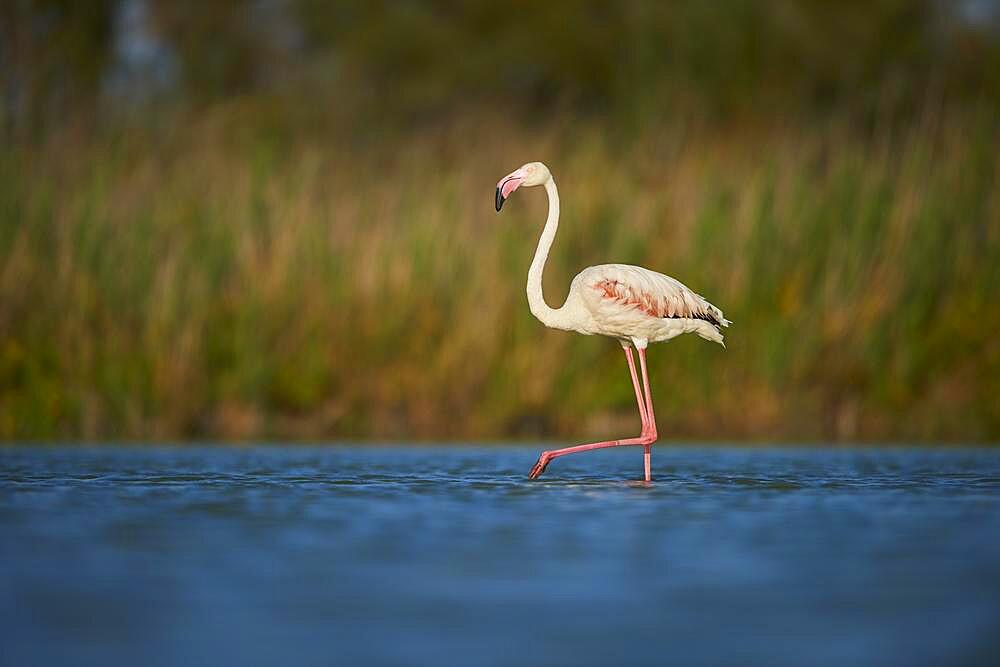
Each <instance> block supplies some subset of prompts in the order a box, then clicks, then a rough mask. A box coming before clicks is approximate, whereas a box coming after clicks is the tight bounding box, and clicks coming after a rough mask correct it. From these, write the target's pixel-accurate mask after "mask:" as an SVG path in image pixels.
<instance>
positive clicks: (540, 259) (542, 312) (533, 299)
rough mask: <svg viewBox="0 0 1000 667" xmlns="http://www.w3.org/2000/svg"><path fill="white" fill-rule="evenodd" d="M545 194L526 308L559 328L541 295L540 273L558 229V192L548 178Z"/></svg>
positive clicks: (556, 313) (557, 315)
mask: <svg viewBox="0 0 1000 667" xmlns="http://www.w3.org/2000/svg"><path fill="white" fill-rule="evenodd" d="M545 193H546V194H547V195H548V196H549V216H548V218H546V220H545V229H543V230H542V236H541V238H540V239H538V248H536V249H535V258H534V259H533V260H531V267H530V268H529V269H528V290H527V291H528V306H529V307H530V308H531V314H532V315H534V316H535V317H537V318H538V319H539V320H541V321H542V324H544V325H545V326H548V327H557V328H558V327H559V324H560V321H561V318H560V313H559V311H558V310H556V309H553V308H549V305H548V304H547V303H545V297H544V296H543V295H542V271H543V270H544V269H545V260H546V259H548V257H549V250H550V249H551V248H552V242H553V241H554V240H555V238H556V229H558V227H559V190H557V189H556V182H555V180H553V179H552V177H549V180H547V181H545Z"/></svg>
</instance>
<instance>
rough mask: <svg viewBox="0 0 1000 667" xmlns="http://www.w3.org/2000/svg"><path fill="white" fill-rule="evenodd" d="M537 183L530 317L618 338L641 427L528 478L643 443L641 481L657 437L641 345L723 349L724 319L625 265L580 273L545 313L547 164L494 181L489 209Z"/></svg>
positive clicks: (554, 194) (542, 463) (552, 186)
mask: <svg viewBox="0 0 1000 667" xmlns="http://www.w3.org/2000/svg"><path fill="white" fill-rule="evenodd" d="M538 185H543V186H545V192H546V194H547V195H548V199H549V213H548V217H547V218H546V220H545V227H544V228H543V229H542V235H541V238H539V240H538V247H537V248H536V249H535V257H534V259H533V260H532V261H531V267H530V268H529V269H528V286H527V292H528V306H529V308H530V309H531V314H532V315H534V316H535V317H536V318H538V319H539V320H540V321H541V322H542V324H544V325H545V326H547V327H550V328H553V329H561V330H563V331H576V332H577V333H581V334H584V335H587V336H590V335H594V334H598V335H602V336H611V337H613V338H617V339H618V341H619V342H620V343H621V346H622V348H623V349H624V350H625V359H626V360H627V361H628V370H629V375H630V376H631V377H632V388H633V389H634V390H635V400H636V403H637V404H638V406H639V419H640V420H641V421H642V430H641V431H640V433H639V436H638V437H635V438H622V439H620V440H605V441H603V442H593V443H589V444H584V445H576V446H573V447H565V448H563V449H553V450H547V451H544V452H542V453H541V455H539V457H538V461H537V462H536V463H535V465H534V467H533V468H532V469H531V472H530V473H529V475H528V477H529V479H537V478H538V476H539V475H541V474H542V472H544V471H545V468H546V466H548V465H549V463H550V462H551V461H552V459H555V458H559V457H560V456H565V455H567V454H576V453H578V452H586V451H590V450H593V449H602V448H605V447H621V446H624V445H642V447H643V450H644V456H643V458H644V462H645V471H646V482H647V483H648V482H649V481H650V474H649V459H650V450H651V447H652V444H653V443H654V442H656V439H657V432H656V417H655V415H654V414H653V397H652V395H651V393H650V390H649V374H648V372H647V370H646V347H647V346H648V345H649V343H658V342H661V341H667V340H670V339H671V338H675V337H677V336H679V335H681V334H684V333H695V334H698V335H699V336H700V337H702V338H704V339H706V340H709V341H713V342H716V343H719V344H720V345H722V346H723V347H725V343H724V342H723V339H722V331H721V327H728V326H729V324H730V322H729V320H727V319H726V318H725V317H724V316H723V315H722V311H721V310H719V309H718V308H716V307H715V306H713V305H712V304H711V303H709V302H708V301H707V300H706V299H705V298H704V297H702V296H701V295H699V294H696V293H695V292H693V291H692V290H690V289H689V288H688V287H686V286H685V285H683V284H682V283H681V282H680V281H678V280H675V279H674V278H671V277H670V276H666V275H663V274H662V273H657V272H656V271H651V270H649V269H645V268H642V267H640V266H631V265H628V264H600V265H598V266H591V267H588V268H586V269H584V270H583V271H581V272H580V273H578V274H577V275H576V277H575V278H573V282H572V283H570V286H569V294H568V295H567V296H566V302H565V303H564V304H563V305H562V307H560V308H550V307H549V306H548V304H547V303H545V298H544V297H543V296H542V271H543V270H544V268H545V260H546V259H547V258H548V256H549V250H550V249H551V248H552V242H553V240H554V239H555V236H556V229H557V228H558V227H559V191H558V189H557V188H556V182H555V180H554V179H553V178H552V174H551V173H550V172H549V169H548V167H546V166H545V165H544V164H542V163H541V162H529V163H527V164H525V165H524V166H522V167H520V168H519V169H516V170H514V171H512V172H511V173H509V174H507V175H506V176H504V177H503V178H501V179H500V181H499V182H498V183H497V192H496V207H497V213H499V212H500V208H501V207H502V206H503V204H504V202H505V201H506V200H507V198H508V197H510V195H511V193H513V192H514V190H517V189H518V188H519V187H522V186H524V187H534V186H538ZM633 347H635V349H636V350H637V351H638V354H639V367H640V369H641V372H642V384H641V386H640V384H639V377H638V375H637V373H636V369H635V357H634V355H633V353H632V348H633Z"/></svg>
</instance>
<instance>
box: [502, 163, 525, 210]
mask: <svg viewBox="0 0 1000 667" xmlns="http://www.w3.org/2000/svg"><path fill="white" fill-rule="evenodd" d="M523 182H524V176H522V175H521V170H520V169H518V170H517V171H515V172H512V173H510V174H508V175H506V176H504V177H503V178H501V179H500V182H499V183H497V200H496V201H497V213H499V212H500V209H501V208H502V207H503V203H504V202H505V201H507V197H509V196H510V193H511V192H513V191H514V190H517V189H518V188H519V187H520V186H521V183H523Z"/></svg>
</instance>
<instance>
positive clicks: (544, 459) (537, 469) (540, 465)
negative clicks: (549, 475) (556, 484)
mask: <svg viewBox="0 0 1000 667" xmlns="http://www.w3.org/2000/svg"><path fill="white" fill-rule="evenodd" d="M551 460H552V459H551V458H549V456H548V452H542V454H541V456H539V457H538V461H536V462H535V465H534V466H532V468H531V472H529V473H528V479H538V477H539V476H540V475H541V474H542V473H543V472H545V468H546V466H548V465H549V461H551Z"/></svg>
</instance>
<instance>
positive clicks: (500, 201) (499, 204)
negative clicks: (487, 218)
mask: <svg viewBox="0 0 1000 667" xmlns="http://www.w3.org/2000/svg"><path fill="white" fill-rule="evenodd" d="M503 203H504V198H503V195H502V194H500V188H497V213H499V212H500V209H501V208H503Z"/></svg>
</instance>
